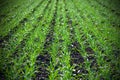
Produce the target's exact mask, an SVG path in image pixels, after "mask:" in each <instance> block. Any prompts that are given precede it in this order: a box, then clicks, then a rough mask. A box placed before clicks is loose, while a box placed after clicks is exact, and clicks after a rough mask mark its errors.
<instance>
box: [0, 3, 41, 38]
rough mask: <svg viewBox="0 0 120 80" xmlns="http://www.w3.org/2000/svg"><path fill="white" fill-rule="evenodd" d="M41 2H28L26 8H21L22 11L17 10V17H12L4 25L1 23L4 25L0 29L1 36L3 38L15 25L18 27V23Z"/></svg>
mask: <svg viewBox="0 0 120 80" xmlns="http://www.w3.org/2000/svg"><path fill="white" fill-rule="evenodd" d="M39 3H40V1H36V2H34V1H33V2H31V3H29V4H26V6H25V7H24V9H23V8H22V10H20V11H19V10H17V11H16V15H17V16H16V17H14V18H13V19H11V20H10V21H9V22H8V21H6V22H5V24H4V25H0V26H2V27H1V29H0V36H1V38H3V37H4V36H6V35H7V34H8V32H9V31H10V30H12V29H13V28H14V27H16V25H18V24H19V22H20V21H21V20H22V19H23V18H24V17H25V16H26V15H27V14H29V13H31V12H32V11H33V9H34V8H35V7H36V6H37V5H39ZM23 10H24V11H23ZM3 26H4V27H3ZM1 38H0V39H1Z"/></svg>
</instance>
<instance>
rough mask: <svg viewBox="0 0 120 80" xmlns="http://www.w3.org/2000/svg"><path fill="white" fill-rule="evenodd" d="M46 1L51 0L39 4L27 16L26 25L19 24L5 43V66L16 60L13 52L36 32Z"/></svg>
mask: <svg viewBox="0 0 120 80" xmlns="http://www.w3.org/2000/svg"><path fill="white" fill-rule="evenodd" d="M46 3H49V1H45V2H44V3H43V4H42V5H41V6H39V7H38V8H37V9H36V11H35V12H34V13H33V14H31V15H27V16H26V17H27V19H28V20H29V21H30V22H25V23H24V24H26V25H23V24H19V25H18V26H19V28H18V30H17V31H16V32H14V34H12V35H11V36H10V39H9V40H8V41H7V42H4V43H3V45H4V47H3V51H2V54H1V59H2V60H3V61H4V63H3V65H2V67H3V68H6V67H8V66H6V65H8V64H9V63H12V61H14V59H13V57H12V58H11V56H15V55H17V54H13V53H17V51H19V48H20V47H23V46H24V45H23V46H21V44H24V43H25V44H26V42H24V41H26V39H27V38H29V36H30V35H32V32H34V31H35V29H36V28H37V27H38V25H37V24H38V23H39V21H40V20H39V17H41V15H43V14H44V10H45V9H46V6H47V4H46ZM38 11H39V14H38ZM41 18H42V17H41ZM20 49H21V48H20ZM12 59H13V60H12ZM9 60H11V61H9ZM1 63H2V62H1ZM10 66H11V65H10ZM3 70H5V69H3ZM6 70H7V68H6ZM13 71H14V70H13ZM8 73H9V74H10V72H8ZM6 75H7V74H6ZM11 75H12V74H11ZM16 75H17V74H16ZM11 78H12V77H11Z"/></svg>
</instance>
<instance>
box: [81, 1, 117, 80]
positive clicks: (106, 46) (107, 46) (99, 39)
mask: <svg viewBox="0 0 120 80" xmlns="http://www.w3.org/2000/svg"><path fill="white" fill-rule="evenodd" d="M86 4H87V3H86ZM82 6H83V5H82ZM82 6H81V8H82ZM83 7H84V6H83ZM89 9H91V11H89V12H88V10H89ZM84 11H85V12H84V13H88V14H86V15H89V14H90V12H91V13H92V11H93V10H92V8H87V7H86V8H85V9H84ZM93 13H94V14H95V12H93ZM91 15H92V14H91ZM96 15H97V14H96ZM92 16H94V15H92ZM98 17H99V20H100V19H102V17H101V16H99V15H98ZM96 18H97V17H95V19H94V18H93V19H91V20H90V21H89V19H88V18H87V17H86V21H88V22H87V26H89V27H88V28H87V29H88V30H89V31H92V34H91V35H94V36H95V37H96V39H95V41H94V40H90V41H89V42H90V43H91V45H92V47H93V49H94V51H95V52H97V53H99V55H98V54H96V55H97V56H96V57H97V59H98V60H97V62H98V64H100V65H101V64H102V65H104V67H103V68H101V70H102V71H101V72H103V74H104V75H105V77H106V78H110V73H109V70H110V68H111V67H110V63H109V62H106V61H105V60H103V59H104V57H105V56H107V59H109V58H114V57H113V56H112V54H111V53H112V50H113V48H114V47H112V45H111V43H110V42H109V40H108V41H107V40H104V38H106V39H110V38H112V37H113V35H114V34H113V35H112V34H109V35H108V33H107V32H109V31H111V32H112V30H113V29H112V28H111V29H108V27H107V26H106V25H103V26H104V27H105V28H104V29H105V31H104V32H103V33H104V34H105V33H107V35H104V34H103V33H100V31H99V29H98V28H97V27H94V23H92V22H91V21H92V20H94V21H95V20H96V21H98V20H97V19H96ZM101 28H102V26H101ZM89 31H86V32H88V33H91V32H89ZM113 33H116V32H113ZM116 35H117V36H118V33H117V34H116ZM108 36H111V37H108ZM114 37H115V36H114ZM90 38H91V37H90ZM116 38H117V37H115V40H116V42H118V40H117V39H116ZM93 42H95V43H94V44H93ZM113 43H115V42H114V41H113ZM97 44H99V45H100V46H97ZM97 47H98V48H97ZM100 48H101V49H100ZM99 50H100V51H99ZM102 50H103V51H104V53H103V52H101V51H102ZM109 55H111V56H112V57H109ZM105 63H106V64H105ZM105 71H106V72H105Z"/></svg>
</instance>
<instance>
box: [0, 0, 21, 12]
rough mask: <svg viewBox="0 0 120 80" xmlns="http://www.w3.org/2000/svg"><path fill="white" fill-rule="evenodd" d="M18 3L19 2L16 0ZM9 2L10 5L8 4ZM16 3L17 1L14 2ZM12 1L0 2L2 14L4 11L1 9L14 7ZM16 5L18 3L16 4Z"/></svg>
mask: <svg viewBox="0 0 120 80" xmlns="http://www.w3.org/2000/svg"><path fill="white" fill-rule="evenodd" d="M18 1H19V0H18ZM10 2H11V3H10ZM16 2H17V1H16ZM16 2H15V1H14V0H9V1H1V2H0V7H1V9H0V12H1V13H2V12H4V11H5V10H3V9H8V8H9V7H11V6H12V5H14V3H16ZM17 4H18V3H17ZM1 13H0V14H1Z"/></svg>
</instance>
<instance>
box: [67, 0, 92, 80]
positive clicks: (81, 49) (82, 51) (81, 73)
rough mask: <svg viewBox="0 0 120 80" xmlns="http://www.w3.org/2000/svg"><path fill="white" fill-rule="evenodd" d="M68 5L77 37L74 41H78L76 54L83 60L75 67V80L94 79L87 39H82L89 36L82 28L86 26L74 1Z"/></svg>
mask: <svg viewBox="0 0 120 80" xmlns="http://www.w3.org/2000/svg"><path fill="white" fill-rule="evenodd" d="M66 4H68V5H67V8H68V10H69V13H70V14H69V16H70V18H71V20H72V27H73V28H74V37H75V38H74V39H75V41H77V43H76V44H75V45H73V46H75V47H76V48H75V49H76V52H78V53H79V55H78V56H80V55H81V58H80V59H81V60H80V62H79V63H80V64H75V65H73V67H74V72H76V74H75V76H74V78H73V79H88V78H89V79H93V76H94V75H93V73H92V71H91V70H90V63H91V62H90V61H88V60H87V57H88V56H89V55H88V54H87V52H86V48H87V47H88V46H85V44H86V40H87V38H85V40H82V37H86V36H87V35H86V33H85V32H84V30H83V29H82V27H85V26H84V25H83V24H82V23H83V22H82V20H81V17H80V16H81V15H79V13H78V12H77V9H76V7H75V5H74V4H73V2H72V1H70V2H69V3H67V2H66ZM76 13H78V14H76ZM74 14H76V15H74ZM82 57H83V58H82ZM76 58H77V57H76ZM83 66H84V67H83Z"/></svg>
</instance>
